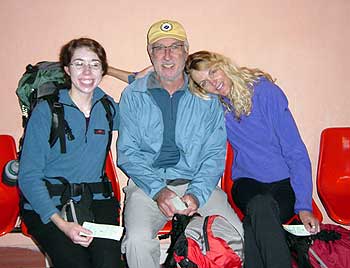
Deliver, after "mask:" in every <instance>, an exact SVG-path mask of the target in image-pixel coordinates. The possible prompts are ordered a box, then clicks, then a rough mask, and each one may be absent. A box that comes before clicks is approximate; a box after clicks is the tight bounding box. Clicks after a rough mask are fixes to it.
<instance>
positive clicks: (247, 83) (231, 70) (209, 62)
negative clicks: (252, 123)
mask: <svg viewBox="0 0 350 268" xmlns="http://www.w3.org/2000/svg"><path fill="white" fill-rule="evenodd" d="M211 68H218V69H221V70H222V71H223V72H224V73H225V74H226V75H227V77H228V78H229V79H230V80H231V82H232V88H231V90H230V92H229V93H228V95H227V96H226V97H227V98H228V99H229V100H230V103H227V102H225V101H224V100H223V97H222V96H220V101H221V102H222V104H223V105H224V106H225V108H226V111H227V112H234V114H235V117H236V119H238V120H239V119H240V118H241V116H242V115H249V114H250V113H251V111H252V97H253V88H254V83H255V82H257V81H258V80H259V78H261V77H262V76H263V77H266V78H267V79H268V80H270V81H271V82H274V80H273V79H272V77H271V75H270V74H268V73H265V72H263V71H261V70H259V69H250V68H247V67H238V66H236V65H235V64H234V63H232V61H231V60H230V59H229V58H227V57H225V56H223V55H220V54H218V53H214V52H209V51H198V52H196V53H193V54H191V55H189V56H188V59H187V61H186V72H187V73H188V74H189V87H190V90H191V92H192V93H193V94H195V95H197V96H199V97H201V98H204V99H208V98H209V96H208V92H207V91H206V90H204V89H203V88H202V87H201V86H200V85H199V84H197V83H196V82H195V81H194V80H193V79H192V76H191V73H192V71H193V70H196V71H203V70H208V69H211Z"/></svg>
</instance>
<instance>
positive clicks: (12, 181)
mask: <svg viewBox="0 0 350 268" xmlns="http://www.w3.org/2000/svg"><path fill="white" fill-rule="evenodd" d="M18 169H19V162H18V160H10V161H9V162H7V164H6V165H5V167H4V170H3V172H2V182H3V183H4V184H6V185H8V186H16V185H17V176H18Z"/></svg>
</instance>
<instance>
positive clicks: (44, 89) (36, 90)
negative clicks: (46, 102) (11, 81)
mask: <svg viewBox="0 0 350 268" xmlns="http://www.w3.org/2000/svg"><path fill="white" fill-rule="evenodd" d="M67 86H68V85H67V83H66V80H65V74H64V71H63V70H62V68H61V66H60V63H59V62H48V61H42V62H39V63H37V64H35V65H31V64H29V65H27V67H26V71H25V73H24V74H23V76H22V78H21V79H20V80H19V82H18V87H17V90H16V94H17V96H18V100H19V105H20V107H21V111H22V120H23V122H22V125H23V127H24V128H25V127H26V125H27V121H28V119H29V117H30V114H31V112H32V111H33V108H34V107H35V105H36V104H37V102H38V101H39V100H40V99H47V98H50V99H52V98H57V96H58V90H59V89H61V88H67Z"/></svg>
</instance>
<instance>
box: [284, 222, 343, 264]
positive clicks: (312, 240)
mask: <svg viewBox="0 0 350 268" xmlns="http://www.w3.org/2000/svg"><path fill="white" fill-rule="evenodd" d="M320 227H321V232H319V233H318V234H316V235H311V236H306V237H295V236H291V235H289V241H291V238H292V239H293V240H294V241H293V242H294V245H293V247H292V248H291V249H292V252H293V249H294V253H295V252H297V254H294V255H293V254H292V256H294V257H295V259H294V262H293V267H298V268H325V267H327V268H349V267H350V230H347V229H345V228H344V227H341V226H339V225H335V224H321V225H320Z"/></svg>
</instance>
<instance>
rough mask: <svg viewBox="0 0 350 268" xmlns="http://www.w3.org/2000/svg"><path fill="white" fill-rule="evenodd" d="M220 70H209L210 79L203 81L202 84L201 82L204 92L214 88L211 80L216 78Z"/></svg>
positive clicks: (214, 68)
mask: <svg viewBox="0 0 350 268" xmlns="http://www.w3.org/2000/svg"><path fill="white" fill-rule="evenodd" d="M218 70H219V69H218V68H216V67H212V68H210V69H209V71H208V78H207V79H205V80H202V81H201V82H199V84H198V85H199V86H200V87H201V88H203V89H204V90H208V89H210V88H211V87H213V84H212V83H211V80H212V79H214V78H215V76H216V73H217V71H218Z"/></svg>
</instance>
